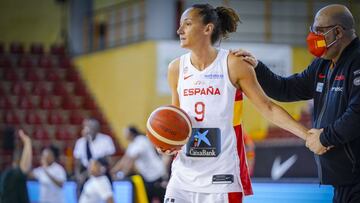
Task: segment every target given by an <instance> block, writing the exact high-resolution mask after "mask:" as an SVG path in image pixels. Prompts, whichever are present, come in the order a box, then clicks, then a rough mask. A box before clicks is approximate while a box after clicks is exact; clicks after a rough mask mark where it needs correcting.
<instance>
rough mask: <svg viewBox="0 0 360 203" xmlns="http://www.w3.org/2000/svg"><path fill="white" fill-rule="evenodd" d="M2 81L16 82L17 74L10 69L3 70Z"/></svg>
mask: <svg viewBox="0 0 360 203" xmlns="http://www.w3.org/2000/svg"><path fill="white" fill-rule="evenodd" d="M4 79H5V80H7V81H17V80H18V79H19V76H18V74H17V73H16V71H15V70H14V69H12V68H8V69H5V72H4Z"/></svg>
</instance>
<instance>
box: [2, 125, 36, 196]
mask: <svg viewBox="0 0 360 203" xmlns="http://www.w3.org/2000/svg"><path fill="white" fill-rule="evenodd" d="M19 136H20V138H21V141H22V142H23V144H24V147H23V151H22V155H21V158H20V162H19V163H17V161H16V160H14V163H13V167H12V168H9V169H7V170H5V171H4V172H3V173H2V174H1V177H0V203H29V202H30V201H29V196H28V192H27V187H26V180H27V177H26V176H27V173H28V172H29V171H30V169H31V162H32V146H31V139H30V138H29V136H27V135H26V134H25V133H24V132H23V131H22V130H20V131H19Z"/></svg>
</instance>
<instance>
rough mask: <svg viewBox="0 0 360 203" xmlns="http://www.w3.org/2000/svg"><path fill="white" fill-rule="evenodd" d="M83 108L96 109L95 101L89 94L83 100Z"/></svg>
mask: <svg viewBox="0 0 360 203" xmlns="http://www.w3.org/2000/svg"><path fill="white" fill-rule="evenodd" d="M83 108H84V109H86V110H94V109H96V103H95V101H94V99H93V98H92V97H90V96H87V97H85V98H84V102H83Z"/></svg>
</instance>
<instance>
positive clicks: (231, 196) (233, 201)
mask: <svg viewBox="0 0 360 203" xmlns="http://www.w3.org/2000/svg"><path fill="white" fill-rule="evenodd" d="M242 200H243V193H242V192H230V193H228V201H229V203H242Z"/></svg>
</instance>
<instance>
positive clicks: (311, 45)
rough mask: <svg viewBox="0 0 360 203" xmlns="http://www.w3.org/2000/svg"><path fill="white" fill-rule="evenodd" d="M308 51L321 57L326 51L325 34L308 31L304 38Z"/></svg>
mask: <svg viewBox="0 0 360 203" xmlns="http://www.w3.org/2000/svg"><path fill="white" fill-rule="evenodd" d="M306 42H307V45H308V50H309V52H310V53H311V54H312V55H314V56H316V57H321V56H322V55H323V54H324V53H325V52H326V49H327V48H326V43H325V36H324V35H318V34H315V33H313V32H310V33H309V34H308V36H307V38H306Z"/></svg>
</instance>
